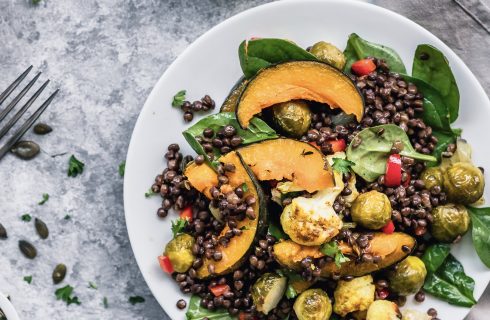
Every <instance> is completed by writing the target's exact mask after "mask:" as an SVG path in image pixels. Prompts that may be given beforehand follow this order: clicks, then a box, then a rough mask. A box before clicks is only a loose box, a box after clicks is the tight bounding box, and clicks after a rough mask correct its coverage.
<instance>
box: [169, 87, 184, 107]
mask: <svg viewBox="0 0 490 320" xmlns="http://www.w3.org/2000/svg"><path fill="white" fill-rule="evenodd" d="M185 93H186V91H185V90H180V91H179V92H177V93H176V94H175V95H174V97H173V99H172V107H180V106H181V105H182V104H183V103H184V101H185Z"/></svg>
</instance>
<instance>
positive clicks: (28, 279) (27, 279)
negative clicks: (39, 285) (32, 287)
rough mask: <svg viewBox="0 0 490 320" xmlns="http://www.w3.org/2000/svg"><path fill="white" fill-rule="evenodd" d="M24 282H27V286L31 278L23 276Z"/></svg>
mask: <svg viewBox="0 0 490 320" xmlns="http://www.w3.org/2000/svg"><path fill="white" fill-rule="evenodd" d="M24 281H25V282H27V283H28V284H31V282H32V276H25V277H24Z"/></svg>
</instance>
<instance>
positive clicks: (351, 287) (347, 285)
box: [333, 275, 375, 317]
mask: <svg viewBox="0 0 490 320" xmlns="http://www.w3.org/2000/svg"><path fill="white" fill-rule="evenodd" d="M374 291H375V287H374V284H373V277H372V276H371V275H367V276H363V277H358V278H354V279H352V280H351V281H343V280H340V281H339V283H338V284H337V288H336V289H335V292H334V293H333V296H334V299H335V303H334V305H333V310H334V312H335V313H337V314H339V315H340V316H342V317H345V316H346V315H347V314H348V313H350V312H354V311H363V310H367V309H368V308H369V306H370V305H371V303H373V301H374Z"/></svg>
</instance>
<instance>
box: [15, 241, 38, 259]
mask: <svg viewBox="0 0 490 320" xmlns="http://www.w3.org/2000/svg"><path fill="white" fill-rule="evenodd" d="M19 249H20V251H21V252H22V253H23V254H24V256H25V257H26V258H28V259H34V258H35V257H36V256H37V250H36V248H35V247H34V246H33V245H32V244H30V243H29V242H27V241H25V240H20V241H19Z"/></svg>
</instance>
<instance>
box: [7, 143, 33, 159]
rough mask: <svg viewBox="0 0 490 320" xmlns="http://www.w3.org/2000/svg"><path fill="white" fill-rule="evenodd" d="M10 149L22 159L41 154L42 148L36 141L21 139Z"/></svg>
mask: <svg viewBox="0 0 490 320" xmlns="http://www.w3.org/2000/svg"><path fill="white" fill-rule="evenodd" d="M10 151H11V152H12V153H13V154H15V155H16V156H17V157H19V158H21V159H24V160H30V159H32V158H34V157H35V156H37V155H38V154H39V151H41V148H40V147H39V145H38V144H37V143H35V142H34V141H19V142H17V143H16V144H15V145H14V146H13V147H12V149H11V150H10Z"/></svg>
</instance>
